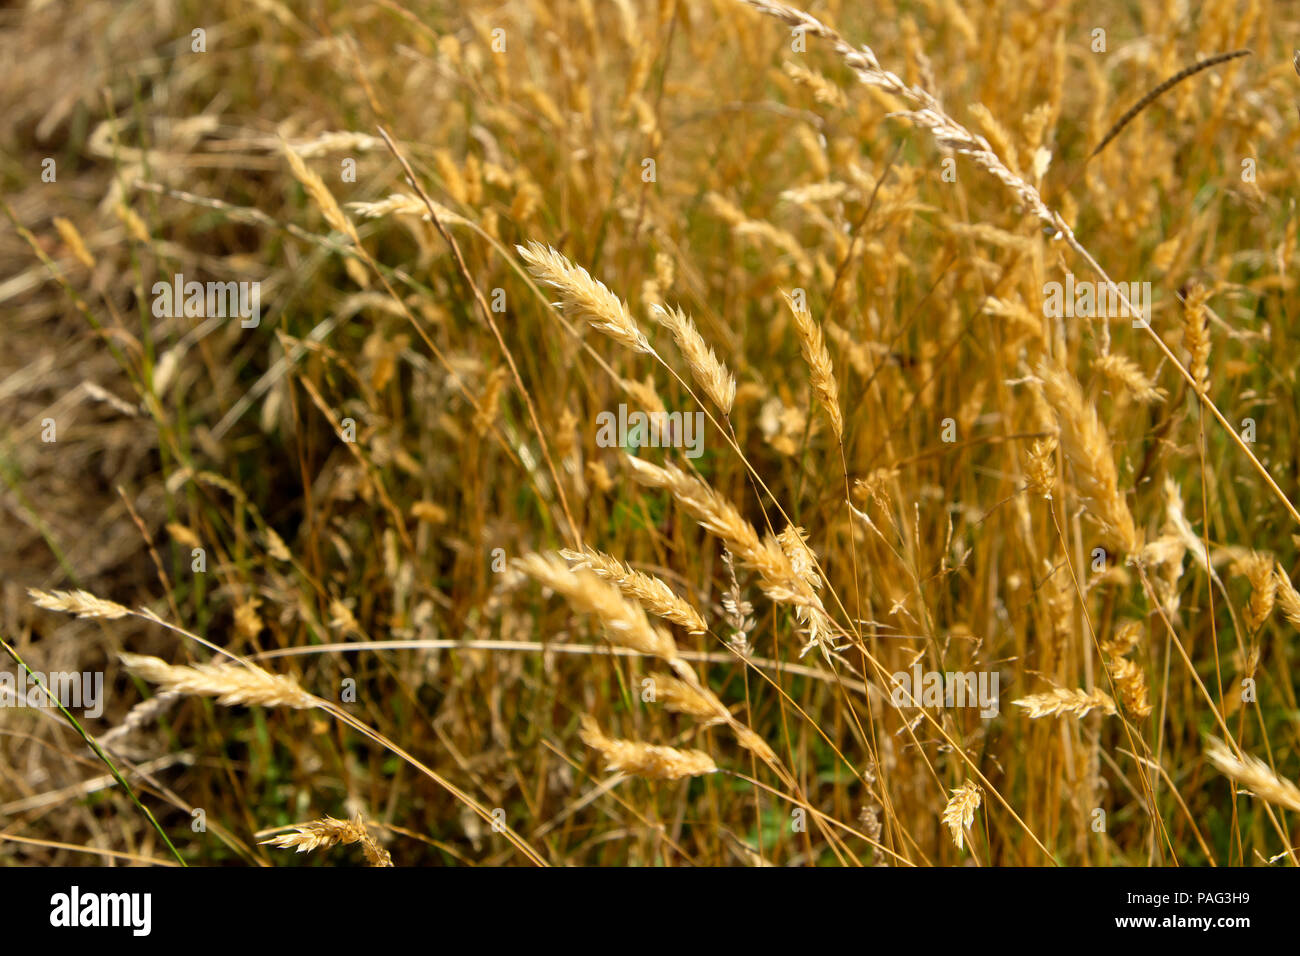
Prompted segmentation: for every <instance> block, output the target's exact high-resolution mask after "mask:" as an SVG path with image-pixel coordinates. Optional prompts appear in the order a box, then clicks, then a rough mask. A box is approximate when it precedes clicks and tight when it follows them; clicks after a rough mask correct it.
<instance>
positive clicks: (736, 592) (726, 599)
mask: <svg viewBox="0 0 1300 956" xmlns="http://www.w3.org/2000/svg"><path fill="white" fill-rule="evenodd" d="M722 564H723V566H724V567H726V569H727V580H728V582H729V583H728V585H727V591H726V593H725V594H723V595H722V599H721V600H722V612H723V614H724V615H726V618H727V624H728V626H730V628H731V633H730V634H729V635H727V646H728V647H730V648H731V649H732V650H733V651H735V652H736V653H737V654H739V655H740V656H741V657H748V656H749V655H750V654H752V653H753V652H754V648H753V646H752V645H751V644H750V643H749V632H750V631H752V630H753V629H754V624H755V621H754V618H753V617H752V616H751V615H753V613H754V605H752V604H750V603H749V602H748V601H746V600H745V598H744V595H742V594H741V593H740V582H739V581H738V580H737V579H736V560H735V558H733V557H732V556H731V551H730V549H728V548H725V547H724V548H723V549H722Z"/></svg>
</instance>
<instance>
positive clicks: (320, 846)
mask: <svg viewBox="0 0 1300 956" xmlns="http://www.w3.org/2000/svg"><path fill="white" fill-rule="evenodd" d="M350 843H360V844H361V850H362V852H363V853H365V855H366V860H367V861H368V862H369V863H370V865H371V866H392V865H393V858H392V857H391V856H390V855H389V853H388V851H387V850H385V849H384V848H383V847H381V846H380V845H379V844H378V843H376V842H375V838H374V837H373V836H371V835H370V831H369V830H367V829H366V822H365V820H363V819H362V818H361V815H360V814H357V818H356V820H336V819H334V818H333V817H321V819H319V820H309V821H308V822H306V823H295V824H294V825H293V831H292V832H291V833H282V834H280V835H279V836H277V837H272V838H271V839H269V840H263V841H262V844H263V845H267V844H269V845H271V846H277V847H281V848H283V849H288V850H296V851H297V852H299V853H307V852H310V851H311V850H324V849H328V848H329V847H332V846H339V845H340V844H342V845H347V844H350Z"/></svg>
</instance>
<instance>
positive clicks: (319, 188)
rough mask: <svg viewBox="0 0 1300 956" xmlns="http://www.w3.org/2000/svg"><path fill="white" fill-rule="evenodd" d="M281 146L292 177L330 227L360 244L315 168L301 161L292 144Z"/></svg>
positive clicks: (336, 201) (350, 223)
mask: <svg viewBox="0 0 1300 956" xmlns="http://www.w3.org/2000/svg"><path fill="white" fill-rule="evenodd" d="M281 146H282V147H283V152H284V158H285V159H287V160H288V161H289V169H290V170H292V171H293V176H294V179H296V180H298V182H300V183H302V188H303V189H305V190H306V191H307V195H309V196H310V197H311V198H312V200H313V201H314V202H315V203H316V205H317V206H319V207H320V210H321V212H322V213H324V215H325V221H326V222H327V223H329V226H330V228H331V229H334V230H336V231H337V232H341V233H343V235H345V236H347V237H348V238H349V239H351V240H352V241H353V242H354V243H356V244H358V245H360V243H361V239H360V237H359V236H358V235H357V232H356V229H354V228H353V226H352V221H351V220H350V219H348V217H347V216H346V215H345V214H344V213H343V210H342V209H340V208H339V204H338V200H336V199H335V198H334V194H333V193H332V192H330V191H329V187H328V186H326V185H325V181H324V180H323V179H321V178H320V176H319V175H318V174H317V173H316V171H315V170H313V169H311V168H310V167H308V166H307V164H306V163H305V162H303V159H302V156H300V155H299V154H298V151H297V150H295V149H294V148H293V147H292V146H290V145H289V144H288V143H281Z"/></svg>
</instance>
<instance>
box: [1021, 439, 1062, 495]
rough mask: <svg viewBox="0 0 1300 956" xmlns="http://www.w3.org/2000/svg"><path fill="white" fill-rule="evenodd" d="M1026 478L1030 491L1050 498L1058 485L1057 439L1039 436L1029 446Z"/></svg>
mask: <svg viewBox="0 0 1300 956" xmlns="http://www.w3.org/2000/svg"><path fill="white" fill-rule="evenodd" d="M1025 479H1026V484H1027V485H1028V489H1029V491H1031V492H1032V493H1033V494H1036V495H1038V496H1039V497H1042V498H1046V499H1048V500H1050V499H1051V497H1052V489H1053V488H1055V487H1056V439H1055V438H1039V439H1037V440H1035V441H1034V443H1033V444H1032V445H1030V446H1029V454H1028V455H1027V456H1026V459H1025Z"/></svg>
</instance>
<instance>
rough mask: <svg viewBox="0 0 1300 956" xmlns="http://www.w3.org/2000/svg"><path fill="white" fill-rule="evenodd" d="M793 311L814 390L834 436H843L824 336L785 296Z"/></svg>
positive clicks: (842, 423)
mask: <svg viewBox="0 0 1300 956" xmlns="http://www.w3.org/2000/svg"><path fill="white" fill-rule="evenodd" d="M785 301H786V302H787V303H788V304H789V306H790V311H791V313H793V314H794V327H795V331H796V332H798V333H799V348H800V350H801V351H802V352H803V358H804V361H805V362H807V363H808V375H809V378H810V379H811V381H812V387H813V394H815V395H816V396H817V401H818V403H819V404H820V405H821V407H822V408H823V409H824V410H825V412H826V417H827V418H828V419H829V420H830V423H831V430H832V431H834V432H835V439H836V440H837V441H843V439H844V413H843V412H842V411H841V410H840V387H839V384H838V383H837V382H836V381H835V369H834V367H833V366H832V365H831V353H830V352H829V351H827V349H826V339H825V338H824V337H823V336H822V330H821V326H819V325H818V324H817V323H816V322H814V321H813V317H812V315H811V313H809V312H808V310H807V309H802V308H799V307H798V306H796V305H795V302H794V299H792V298H791V297H790V296H788V295H787V296H786V297H785Z"/></svg>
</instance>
